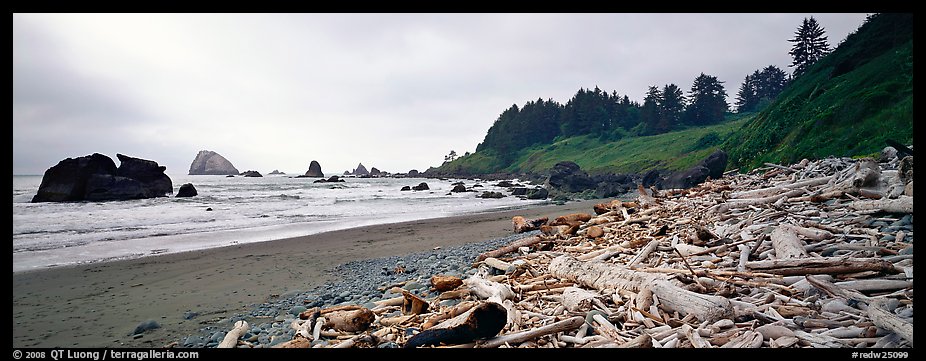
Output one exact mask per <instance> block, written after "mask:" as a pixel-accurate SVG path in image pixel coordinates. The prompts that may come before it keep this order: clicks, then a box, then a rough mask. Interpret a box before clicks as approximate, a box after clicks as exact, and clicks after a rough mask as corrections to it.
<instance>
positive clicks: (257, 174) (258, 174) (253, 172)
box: [239, 170, 263, 177]
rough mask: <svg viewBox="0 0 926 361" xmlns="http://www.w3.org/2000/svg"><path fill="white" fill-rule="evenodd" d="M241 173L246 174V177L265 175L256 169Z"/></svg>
mask: <svg viewBox="0 0 926 361" xmlns="http://www.w3.org/2000/svg"><path fill="white" fill-rule="evenodd" d="M239 175H241V176H245V177H263V175H262V174H260V172H258V171H256V170H248V171H244V172H243V173H241V174H239Z"/></svg>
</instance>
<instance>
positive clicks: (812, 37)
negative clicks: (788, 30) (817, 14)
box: [788, 16, 830, 77]
mask: <svg viewBox="0 0 926 361" xmlns="http://www.w3.org/2000/svg"><path fill="white" fill-rule="evenodd" d="M788 41H789V42H792V43H794V45H793V46H791V51H790V52H788V54H790V55H791V57H792V58H793V59H794V61H793V62H792V63H791V65H790V66H791V67H793V68H794V76H795V77H797V76H800V75H801V74H804V72H806V71H807V68H808V67H810V66H811V65H813V64H814V63H816V62H817V61H818V60H820V59H821V58H823V57H824V56H826V54H828V53H829V52H830V46H829V44H828V43H827V42H826V32H825V31H824V30H823V27H821V26H820V24H818V23H817V20H816V19H814V18H813V16H811V17H810V19H807V18H804V22H803V23H802V24H801V26H800V27H799V28H798V29H797V31H796V32H794V38H793V39H788Z"/></svg>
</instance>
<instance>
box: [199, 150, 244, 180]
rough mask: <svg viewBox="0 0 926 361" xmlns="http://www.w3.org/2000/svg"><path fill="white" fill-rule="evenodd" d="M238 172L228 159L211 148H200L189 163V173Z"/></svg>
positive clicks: (224, 173)
mask: <svg viewBox="0 0 926 361" xmlns="http://www.w3.org/2000/svg"><path fill="white" fill-rule="evenodd" d="M238 174H240V172H239V171H238V169H237V168H235V166H234V165H232V163H231V162H229V161H228V159H225V157H223V156H222V155H221V154H219V153H216V152H213V151H211V150H201V151H199V153H198V154H196V158H195V159H193V163H192V164H190V173H189V175H238Z"/></svg>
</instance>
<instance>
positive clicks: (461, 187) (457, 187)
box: [450, 184, 466, 193]
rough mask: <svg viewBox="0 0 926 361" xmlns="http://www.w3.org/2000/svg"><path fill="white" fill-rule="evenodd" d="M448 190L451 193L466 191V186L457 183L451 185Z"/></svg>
mask: <svg viewBox="0 0 926 361" xmlns="http://www.w3.org/2000/svg"><path fill="white" fill-rule="evenodd" d="M450 192H451V193H461V192H466V186H464V185H462V184H457V185H455V186H453V189H451V190H450Z"/></svg>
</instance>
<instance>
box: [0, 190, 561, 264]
mask: <svg viewBox="0 0 926 361" xmlns="http://www.w3.org/2000/svg"><path fill="white" fill-rule="evenodd" d="M169 176H170V178H171V180H172V182H173V185H174V193H176V191H177V189H179V187H180V185H181V184H184V183H193V185H194V186H195V187H196V190H197V192H198V193H199V195H198V196H195V197H191V198H176V197H173V196H170V197H160V198H151V199H140V200H130V201H114V202H71V203H30V201H31V200H32V196H33V195H35V193H36V191H37V190H38V187H39V184H41V182H42V177H41V176H20V175H14V176H13V272H19V271H26V270H34V269H42V268H48V267H56V266H65V265H74V264H82V263H90V262H100V261H106V260H117V259H125V258H137V257H145V256H151V255H157V254H163V253H173V252H184V251H191V250H197V249H206V248H213V247H222V246H228V245H234V244H240V243H250V242H262V241H269V240H275V239H283V238H288V237H295V236H302V235H308V234H315V233H321V232H327V231H333V230H339V229H347V228H353V227H362V226H367V225H374V224H385V223H395V222H404V221H412V220H418V219H426V218H438V217H447V216H455V215H464V214H474V213H480V212H490V211H499V210H509V209H518V208H526V207H529V206H534V205H538V204H543V203H547V202H548V201H537V200H533V201H529V200H522V199H518V198H517V197H513V196H510V195H509V196H507V197H505V198H501V199H481V198H477V197H476V195H477V194H481V192H482V191H483V190H487V191H499V192H502V193H504V194H507V192H505V188H500V187H495V186H494V184H495V183H497V182H490V181H481V182H480V181H470V180H463V182H465V184H466V186H467V188H470V187H471V186H473V185H475V184H481V185H482V186H483V187H481V188H475V189H476V190H478V191H479V192H478V193H473V192H466V193H453V194H450V195H448V193H450V189H452V188H453V186H452V183H454V182H457V181H460V180H438V179H417V178H405V179H402V178H346V179H345V182H343V183H313V181H315V178H291V177H293V176H291V175H268V176H264V177H261V178H248V177H240V176H236V177H233V178H227V177H225V176H208V175H201V176H191V175H169ZM420 182H426V183H427V184H428V186H429V187H430V188H431V189H430V190H427V191H400V189H401V188H402V186H406V185H407V186H415V185H417V184H418V183H420ZM207 208H211V209H212V211H207Z"/></svg>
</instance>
